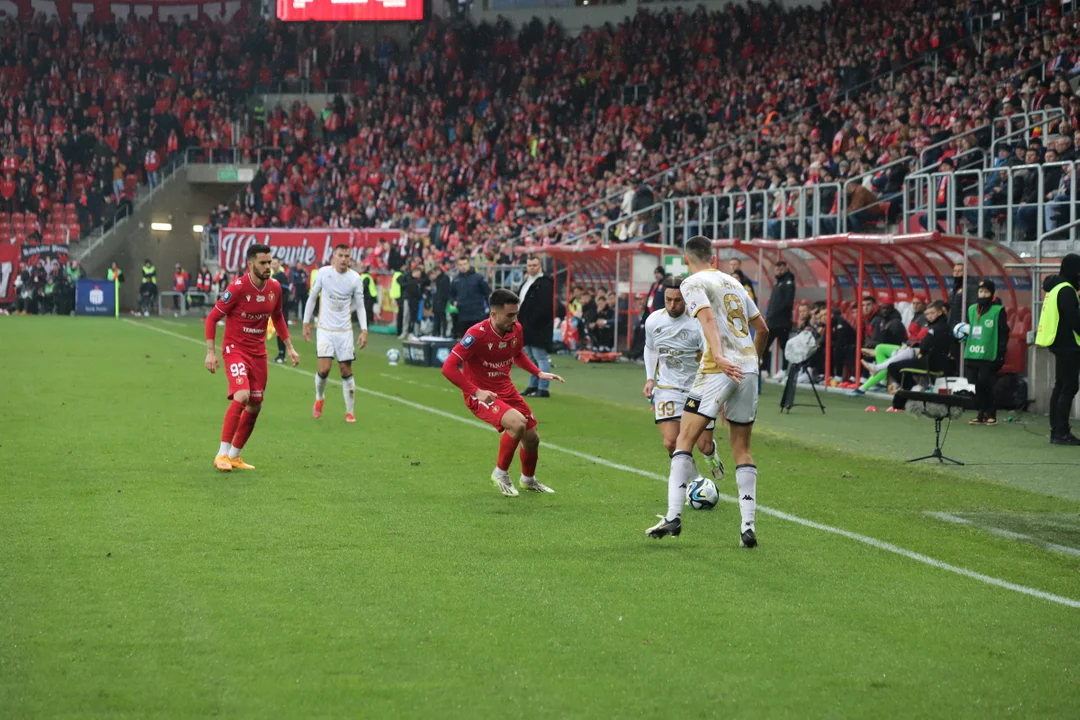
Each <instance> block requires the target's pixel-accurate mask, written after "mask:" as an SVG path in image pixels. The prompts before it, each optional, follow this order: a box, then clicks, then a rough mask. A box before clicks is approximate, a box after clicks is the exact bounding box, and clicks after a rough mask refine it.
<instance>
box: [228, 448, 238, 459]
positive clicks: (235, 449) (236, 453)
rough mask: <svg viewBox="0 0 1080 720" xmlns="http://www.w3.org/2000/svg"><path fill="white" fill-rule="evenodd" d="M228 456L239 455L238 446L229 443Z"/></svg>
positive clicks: (236, 456)
mask: <svg viewBox="0 0 1080 720" xmlns="http://www.w3.org/2000/svg"><path fill="white" fill-rule="evenodd" d="M229 457H231V458H238V457H240V448H238V447H233V446H232V445H230V446H229Z"/></svg>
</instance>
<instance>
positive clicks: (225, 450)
mask: <svg viewBox="0 0 1080 720" xmlns="http://www.w3.org/2000/svg"><path fill="white" fill-rule="evenodd" d="M230 450H232V443H227V442H223V443H221V447H220V448H218V451H217V454H218V455H228V454H229V451H230Z"/></svg>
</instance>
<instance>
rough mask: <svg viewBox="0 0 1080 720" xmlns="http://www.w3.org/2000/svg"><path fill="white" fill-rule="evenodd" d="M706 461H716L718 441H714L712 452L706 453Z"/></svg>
mask: <svg viewBox="0 0 1080 720" xmlns="http://www.w3.org/2000/svg"><path fill="white" fill-rule="evenodd" d="M705 459H706V460H715V459H716V441H715V440H713V442H712V450H710V451H709V452H707V453H705Z"/></svg>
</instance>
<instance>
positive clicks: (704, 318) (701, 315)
mask: <svg viewBox="0 0 1080 720" xmlns="http://www.w3.org/2000/svg"><path fill="white" fill-rule="evenodd" d="M694 317H696V318H697V319H698V322H699V323H701V332H702V334H703V335H704V336H705V341H706V342H707V343H708V344H709V352H710V353H711V354H712V359H713V362H714V363H716V366H717V367H718V368H720V370H721V371H722V372H723V373H724V374H725V375H727V376H728V377H729V378H731V379H732V380H734V381H735V382H740V381H741V380H742V379H743V371H742V368H740V367H739V366H738V365H736V364H735V363H733V362H732V361H730V360H728V359H727V358H726V357H724V351H723V346H722V345H721V340H720V326H719V325H717V324H716V315H715V314H713V311H712V307H711V306H709V305H705V306H702V307H699V308H698V309H697V313H696V314H695V315H694Z"/></svg>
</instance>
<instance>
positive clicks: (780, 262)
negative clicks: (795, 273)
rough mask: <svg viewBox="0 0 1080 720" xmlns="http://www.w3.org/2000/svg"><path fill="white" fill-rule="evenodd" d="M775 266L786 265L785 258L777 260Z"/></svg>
mask: <svg viewBox="0 0 1080 720" xmlns="http://www.w3.org/2000/svg"><path fill="white" fill-rule="evenodd" d="M776 267H787V260H777V261H776Z"/></svg>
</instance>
